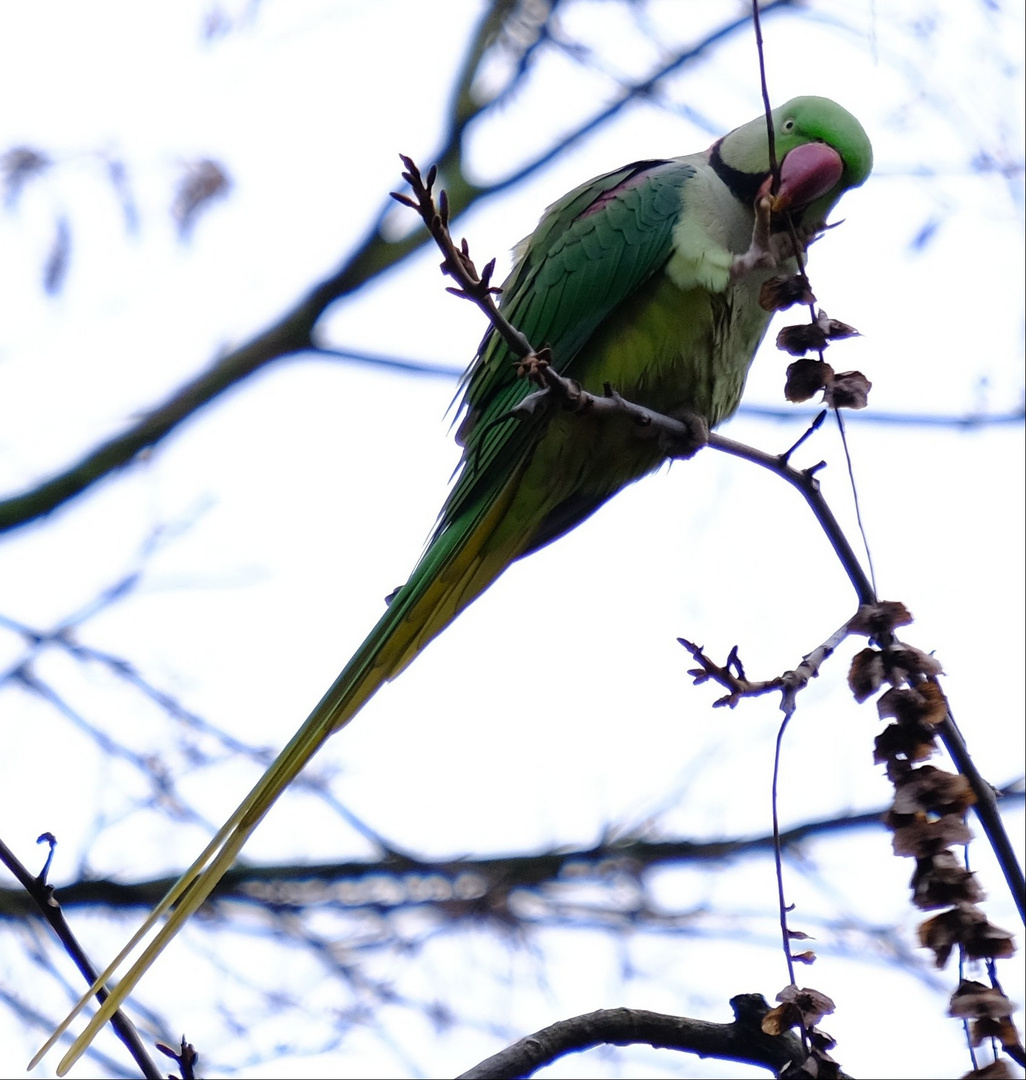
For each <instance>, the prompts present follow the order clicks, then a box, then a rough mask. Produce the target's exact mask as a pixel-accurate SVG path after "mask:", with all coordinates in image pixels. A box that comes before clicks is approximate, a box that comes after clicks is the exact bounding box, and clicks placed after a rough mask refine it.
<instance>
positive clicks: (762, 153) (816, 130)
mask: <svg viewBox="0 0 1026 1080" xmlns="http://www.w3.org/2000/svg"><path fill="white" fill-rule="evenodd" d="M772 117H773V131H774V143H775V150H776V157H777V161H778V162H779V161H781V160H783V158H784V157H785V156H786V155H787V153H788V152H789V151H791V150H793V149H794V148H795V147H796V146H802V145H804V144H805V143H810V142H823V143H826V144H827V145H828V146H831V147H833V149H834V150H836V151H837V153H838V154H840V156H841V160H842V161H843V162H844V175H843V177H842V179H841V181H840V182H839V183H838V185H837V189H836V192H834V193H831V196H830V198H829V199H828V200H826V201H827V202H828V203H831V204H832V203H833V202H834V201H836V199H837V198H838V197H839V196H840V195H841V193H842V192H844V191H846V190H847V189H848V188H853V187H858V186H859V184H861V183H863V181H864V180H865V179H866V177H867V176H869V173H870V170H871V169H872V168H873V147H872V146H871V145H870V142H869V137H868V136H867V135H866V132H865V129H864V128H863V127H862V125H861V124H860V123H859V122H858V120H856V119H855V117H854V116H852V114H851V113H850V112H848V110H847V109H843V108H842V107H841V106H840V105H838V104H837V102H835V101H831V100H830V99H829V98H823V97H797V98H792V99H791V100H790V101H788V102H786V103H785V104H784V105H781V106H780V107H779V108H776V109H774V110H773V113H772ZM720 155H721V157H722V158H723V161H724V163H725V164H726V165H728V166H729V167H730V168H732V169H737V170H738V171H739V172H743V173H748V174H750V175H756V174H765V173H767V172H769V167H770V161H769V143H768V140H767V137H766V118H765V116H760V117H758V118H757V119H755V120H752V121H750V122H749V123H747V124H744V125H743V126H742V127H739V128H735V129H734V130H733V131H732V132H731V133H730V134H729V135H726V136H724V138H723V140H722V142H721V143H720Z"/></svg>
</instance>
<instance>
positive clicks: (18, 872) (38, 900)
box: [0, 834, 163, 1080]
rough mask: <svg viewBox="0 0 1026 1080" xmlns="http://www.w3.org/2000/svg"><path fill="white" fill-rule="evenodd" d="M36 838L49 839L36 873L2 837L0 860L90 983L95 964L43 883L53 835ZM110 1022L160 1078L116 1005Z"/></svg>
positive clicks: (152, 1077)
mask: <svg viewBox="0 0 1026 1080" xmlns="http://www.w3.org/2000/svg"><path fill="white" fill-rule="evenodd" d="M39 839H40V841H44V840H46V841H48V842H49V844H50V854H49V856H48V857H47V860H46V865H45V866H44V867H43V871H42V873H40V874H39V876H38V877H36V876H33V875H32V874H31V873H29V871H28V869H27V868H26V867H25V865H24V864H23V863H22V862H21V860H20V859H19V858H18V857H17V855H15V854H14V852H13V851H12V850H11V849H10V848H9V847H8V846H7V845H6V844H5V843H4V842H3V840H0V861H2V862H3V864H4V865H5V866H6V867H7V869H8V870H10V871H11V873H12V874H13V875H14V876H15V877H16V878H17V879H18V881H19V882H20V883H21V887H22V888H23V889H24V890H25V892H27V893H28V895H29V896H30V897H32V901H33V903H34V904H35V906H36V908H37V909H38V910H39V912H40V914H41V915H42V916H43V918H44V919H46V921H47V922H48V923H49V924H50V928H51V929H52V930H53V932H54V933H55V934H56V935H57V937H58V938H59V939H60V942H61V944H62V945H63V946H64V950H65V952H67V954H68V956H70V957H71V959H72V960H73V961H74V964H75V966H76V967H77V968H78V970H79V971H80V972H81V973H82V977H83V978H84V979H85V980H86V983H87V984H88V985H90V986H92V984H93V983H94V982H95V981H96V978H97V975H98V974H99V973H98V971H97V970H96V968H95V967H93V964H92V962H91V961H90V960H89V957H88V956H87V955H86V953H85V950H84V949H83V948H82V946H81V945H80V944H79V942H78V939H77V938H76V937H75V934H74V932H73V931H72V929H71V927H70V926H69V925H68V921H67V919H65V917H64V912H63V911H62V910H61V906H60V904H59V903H58V902H57V897H56V896H55V894H54V890H53V886H52V885H48V884H47V883H46V871H47V869H48V868H49V866H50V859H51V858H52V856H53V847H54V844H55V843H56V841H55V840H54V839H53V837H51V836H49V834H44V835H43V836H41V837H40V838H39ZM96 998H97V1000H98V1001H99V1002H100V1003H101V1004H102V1003H103V1002H104V1001H106V1000H107V991H106V990H104V989H100V990H97V992H96ZM111 1026H112V1027H113V1028H114V1031H115V1032H116V1033H117V1036H118V1038H119V1039H120V1040H121V1041H122V1042H123V1043H124V1044H125V1047H126V1048H127V1049H128V1052H129V1053H130V1054H131V1055H132V1057H133V1058H134V1060H135V1063H136V1064H137V1065H138V1066H139V1069H140V1070H141V1071H142V1074H143V1076H145V1077H146V1078H147V1080H161V1077H162V1076H163V1073H161V1071H160V1070H159V1069H158V1068H157V1066H156V1064H155V1063H154V1061H153V1059H152V1058H151V1057H150V1055H149V1053H148V1051H147V1050H146V1047H145V1045H144V1044H143V1041H142V1039H141V1038H140V1036H139V1032H138V1031H136V1030H135V1026H134V1025H133V1024H132V1022H131V1021H130V1020H129V1019H128V1017H127V1016H125V1014H124V1013H123V1012H122V1011H121V1010H120V1009H119V1010H118V1011H117V1012H116V1013H114V1015H113V1016H112V1017H111Z"/></svg>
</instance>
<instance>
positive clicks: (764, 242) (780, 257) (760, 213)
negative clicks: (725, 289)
mask: <svg viewBox="0 0 1026 1080" xmlns="http://www.w3.org/2000/svg"><path fill="white" fill-rule="evenodd" d="M771 218H772V202H771V199H770V197H769V196H768V195H766V196H763V197H762V198H761V199H760V200H759V201H758V202H757V203H756V205H755V228H754V229H753V230H752V242H751V244H749V246H748V250H747V251H746V252H745V253H744V254H743V255H738V256H737V257H736V258H735V259H734V262H733V264H732V265H731V268H730V276H731V279H732V280H734V281H736V280H737V279H738V278H742V277H744V276H745V274H750V273H751V272H752V271H753V270H759V269H763V270H775V269H776V268H777V267H778V266H779V265H780V264H781V263H782V262H786V261H787V260H788V259H791V258H794V256H795V255H796V254H798V253H799V252H804V251H806V250H807V249H808V246H809V244H811V243H812V241H813V240H815V239H816V237H817V236H819V235H820V233H822V232H823V230H824V229H825V228H826V227H827V226H826V225H824V224H823V222H816V223H815V224H812V225H798V226H796V227H795V229H794V236H793V237H792V235H791V231H790V230H787V231H786V232H778V233H774V232H771V231H770V222H771ZM795 239H797V241H798V248H797V251H796V249H795Z"/></svg>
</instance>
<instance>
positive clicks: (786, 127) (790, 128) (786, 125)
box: [781, 120, 794, 131]
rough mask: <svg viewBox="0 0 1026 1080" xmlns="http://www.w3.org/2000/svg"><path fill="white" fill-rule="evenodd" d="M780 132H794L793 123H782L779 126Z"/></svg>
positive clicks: (790, 121) (791, 121)
mask: <svg viewBox="0 0 1026 1080" xmlns="http://www.w3.org/2000/svg"><path fill="white" fill-rule="evenodd" d="M781 130H783V131H794V121H793V120H785V121H784V123H783V124H782V125H781Z"/></svg>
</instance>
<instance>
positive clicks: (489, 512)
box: [28, 481, 530, 1076]
mask: <svg viewBox="0 0 1026 1080" xmlns="http://www.w3.org/2000/svg"><path fill="white" fill-rule="evenodd" d="M515 491H516V483H515V481H510V482H508V483H507V484H506V485H505V487H504V488H503V490H502V491H501V492H500V493H499V495H498V496H497V497H495V498H492V499H488V498H485V499H483V500H481V502H480V503H479V504H478V505H477V506H476V507H474V508H473V509H471V510H470V511H469V512H467V513H465V514H464V515H463V516H462V517H461V519H460V520H457V521H454V522H451V523H450V524H449V525H448V526H447V527H446V528H445V529H444V530H443V531H441V532H440V533H439V534H438V535H437V536H436V537H435V539H434V540H433V541H432V543H431V545H430V546H429V547H428V549H427V551H426V552H425V553H424V556H423V557H422V558H421V560H420V562H419V563H418V564H417V567H416V569H415V570H414V572H413V574H412V576H411V577H410V580H409V581H408V582H407V583H406V584H405V585H404V586H403V587H402V588H401V589H400V590H399V591H398V593H396V595H395V597H394V598H393V600H392V602H391V603H390V605H389V607H388V610H387V611H386V612H385V614H384V615H383V616H382V617H381V619H380V620H379V621H378V623H377V625H376V626H375V627H374V629H373V630H372V631H371V632H370V634H369V635H368V637H367V639H366V640H365V641H364V643H363V644H362V645H361V646H360V648H359V649H358V650H357V652H356V654H355V655H354V656H353V658H352V659H351V660H350V661H349V663H348V664H347V665H346V667H345V669H344V670H343V671H342V673H341V674H340V675H339V676H338V678H337V679H336V680H335V682H334V683H333V684H332V686H331V687H330V688H329V690H328V691H327V693H326V694H325V695H324V697H323V698H321V700H320V702H319V703H318V704H317V706H316V707H315V708H314V710H313V712H312V713H311V714H310V716H309V718H308V719H307V720H306V722H305V723H304V724H303V726H302V727H301V728H300V729H299V730H298V731H297V732H296V734H295V736H294V737H293V738H292V741H291V742H290V743H289V744H288V745H287V746H286V747H285V749H284V750H282V752H281V753H280V754H279V755H278V757H277V758H276V759H275V761H274V763H273V764H272V765H271V766H270V767H269V768H268V770H267V771H266V772H265V773H264V775H263V776H262V777H261V778H260V781H259V782H258V783H257V785H256V786H255V787H254V788H253V790H252V791H251V792H250V793H249V795H247V796H246V798H245V799H244V800H243V802H242V803H241V805H240V806H239V808H238V809H237V810H236V811H235V813H234V814H232V816H231V817H230V818H229V819H228V820H227V821H226V822H225V824H224V825H223V826H222V828H221V829H220V830H219V831H218V833H217V835H216V836H215V837H214V838H213V839H212V840H211V841H210V843H209V844H208V845H207V846H206V847H205V848H204V849H203V852H202V853H201V854H200V856H199V858H197V859H196V861H195V862H194V863H193V864H192V865H191V866H190V867H189V868H188V870H186V871H185V873H184V874H182V876H181V877H180V878H179V879H178V881H176V882H175V884H174V885H173V886H172V887H171V889H170V890H169V891H168V893H167V895H166V896H165V897H164V898H163V899H162V900H161V901H160V903H159V904H158V905H157V906H156V907H155V908H154V909H153V911H152V912H151V913H150V914H149V916H148V917H147V918H146V921H145V922H144V923H143V924H142V926H140V927H139V929H138V930H137V931H136V933H135V934H134V935H133V936H132V938H131V940H130V941H129V942H128V943H127V944H126V945H125V947H124V948H123V949H122V950H121V952H119V953H118V955H117V956H116V957H115V958H114V960H113V961H112V962H111V964H110V965H109V966H108V967H107V968H106V970H105V971H104V972H103V973H102V974H101V975H100V977H99V978H98V979H97V980H96V982H95V983H94V984H93V985H92V986H91V987H90V988H89V991H88V992H87V993H86V994H85V995H84V996H83V997H82V999H81V1000H80V1001H79V1002H78V1004H77V1005H76V1006H75V1008H74V1009H73V1010H72V1012H71V1013H70V1014H69V1015H68V1016H67V1017H66V1018H65V1020H64V1021H63V1022H62V1023H61V1025H60V1027H58V1028H57V1030H56V1031H55V1032H54V1033H53V1034H52V1035H51V1036H50V1038H49V1039H48V1040H47V1042H46V1044H45V1045H44V1046H43V1047H42V1049H41V1050H40V1051H39V1052H38V1053H37V1054H36V1056H35V1057H34V1058H33V1059H32V1061H31V1062H30V1063H29V1066H28V1067H29V1069H33V1068H35V1066H36V1065H37V1064H38V1063H39V1061H40V1060H41V1059H42V1057H43V1056H44V1055H45V1054H46V1053H47V1052H48V1051H49V1050H50V1048H51V1047H52V1046H53V1045H54V1044H55V1043H56V1042H57V1040H58V1039H59V1038H60V1037H61V1035H63V1033H64V1032H65V1031H66V1030H67V1029H68V1027H69V1026H70V1024H71V1023H72V1021H73V1020H74V1019H75V1017H76V1016H77V1015H78V1014H79V1013H80V1012H81V1011H82V1009H83V1008H84V1007H85V1006H86V1005H87V1004H88V1003H89V1001H90V1000H91V999H92V997H93V996H94V995H95V994H96V992H97V990H99V989H100V988H102V987H104V986H105V985H106V984H107V982H108V981H109V980H110V978H111V976H112V975H113V974H114V972H115V971H116V970H117V969H118V968H119V967H120V966H121V965H122V963H124V961H125V960H126V959H127V958H128V957H129V956H130V955H131V954H132V953H133V952H134V951H135V949H136V948H137V947H138V946H139V945H140V943H141V942H142V941H143V940H144V939H145V938H146V937H147V935H149V933H150V932H151V931H152V930H153V928H154V927H155V926H156V925H157V924H158V922H159V921H160V920H161V919H162V918H163V916H164V915H165V914H166V913H167V912H169V911H171V909H172V908H174V910H173V911H171V914H170V915H169V916H168V918H167V921H166V922H165V923H164V925H163V926H162V927H161V928H160V930H159V931H158V932H157V934H156V935H155V936H154V937H153V939H152V941H150V942H149V944H148V945H147V946H146V948H145V949H144V951H143V952H142V954H141V956H140V957H139V958H138V959H137V960H136V961H135V963H134V964H133V965H132V967H131V968H130V969H129V970H128V972H127V974H126V975H125V976H124V977H123V978H122V979H121V980H120V982H118V983H117V985H116V986H114V987H109V988H108V989H109V991H110V993H109V996H108V998H107V1000H106V1001H105V1002H104V1003H103V1004H102V1005H101V1006H100V1008H99V1010H98V1011H97V1012H96V1014H95V1015H94V1016H93V1017H92V1018H91V1019H90V1021H89V1023H88V1024H87V1025H86V1028H85V1030H84V1031H83V1032H82V1034H81V1035H80V1036H79V1037H78V1038H77V1039H76V1040H75V1042H74V1044H73V1045H72V1047H71V1049H70V1050H69V1051H68V1052H67V1054H65V1056H64V1057H63V1058H62V1060H61V1062H60V1064H59V1065H58V1067H57V1073H58V1075H59V1076H63V1075H64V1074H65V1073H66V1072H67V1071H68V1070H69V1069H70V1068H71V1066H72V1065H74V1063H75V1062H76V1061H77V1060H78V1058H79V1057H80V1056H81V1055H82V1054H83V1053H84V1051H85V1050H86V1049H87V1047H88V1046H89V1044H90V1043H91V1042H92V1040H93V1038H94V1037H95V1036H96V1034H97V1032H98V1031H99V1030H100V1028H101V1027H102V1026H103V1025H104V1024H105V1023H107V1021H108V1020H109V1019H110V1017H111V1015H112V1014H113V1013H114V1012H115V1010H117V1009H118V1008H119V1007H120V1006H121V1003H122V1002H123V1001H124V1000H125V998H127V996H128V995H129V994H130V993H131V991H132V990H133V989H134V988H135V986H136V984H137V983H138V982H139V980H140V979H141V978H142V976H143V975H144V974H145V973H146V971H147V970H148V969H149V967H150V966H151V965H152V963H153V962H154V961H155V960H156V959H157V957H158V956H159V955H160V954H161V953H162V952H163V950H164V949H165V947H166V946H167V945H168V944H169V943H170V941H171V940H172V939H173V938H174V936H175V935H176V934H177V933H178V931H179V930H180V929H181V928H182V926H184V924H185V923H186V921H187V920H188V919H189V918H190V917H191V916H192V915H193V914H194V913H195V912H196V911H197V910H198V909H199V908H200V907H201V906H202V905H203V904H204V902H205V901H206V900H207V898H208V897H209V896H210V894H211V892H213V890H214V889H215V888H216V886H217V883H218V882H219V881H220V880H221V878H222V877H223V876H224V875H225V873H226V872H227V871H228V869H229V868H230V867H231V865H232V863H234V862H235V859H236V857H237V856H238V854H239V852H240V851H241V850H242V847H243V846H244V845H245V843H246V841H247V840H248V839H249V837H250V835H251V834H252V832H253V830H254V829H255V828H256V827H257V825H258V824H259V823H260V821H261V820H262V819H263V817H264V815H265V814H266V813H267V812H268V810H270V808H271V807H272V806H273V805H274V803H275V802H276V801H277V799H278V797H279V796H280V795H281V794H282V792H283V791H284V790H285V789H286V788H287V787H288V786H289V784H291V782H292V781H293V780H294V779H295V778H296V776H297V775H298V774H299V773H300V772H301V771H302V769H303V768H304V766H305V765H306V764H307V763H308V762H309V761H310V759H311V758H312V757H313V755H314V754H315V753H316V752H317V751H318V750H319V749H320V747H321V746H322V745H323V744H324V743H325V742H326V741H327V739H328V738H329V737H330V736H331V735H332V734H334V732H336V731H338V730H340V729H341V728H342V727H344V726H345V725H346V724H347V723H349V721H350V720H352V719H353V717H354V716H355V715H356V714H357V713H358V712H359V711H360V709H361V708H363V706H364V705H365V704H366V703H367V701H368V700H369V699H370V698H371V697H372V696H373V695H374V693H375V692H376V691H377V690H378V689H379V688H380V687H381V686H382V684H383V683H385V682H387V681H388V680H389V679H392V678H394V677H395V676H396V675H398V674H399V672H400V671H402V669H403V668H404V667H405V666H406V665H407V664H408V663H409V662H410V661H411V660H412V659H413V657H414V656H416V654H417V653H418V652H419V651H420V650H421V649H422V648H423V647H424V646H425V645H426V644H427V643H428V642H429V641H431V639H432V638H434V637H435V636H436V635H437V634H439V633H441V631H442V630H444V629H445V627H446V626H448V624H449V623H450V622H452V620H453V619H454V618H455V617H456V616H457V615H458V614H459V613H460V612H461V611H462V610H463V609H464V608H465V607H466V606H467V605H468V604H470V603H471V601H472V600H474V599H475V598H476V597H477V596H479V595H480V594H481V593H482V592H483V591H484V590H485V589H486V588H487V587H488V586H489V585H490V584H491V583H492V582H493V581H494V580H495V579H496V578H497V577H498V576H499V574H501V573H502V571H503V570H504V569H505V568H506V567H507V566H508V565H509V563H510V562H512V561H513V559H515V558H516V557H517V555H519V554H520V553H521V552H522V551H523V550H524V549H525V547H526V546H527V544H528V542H529V540H530V530H529V529H528V528H524V529H513V530H510V529H509V528H507V527H503V528H499V526H500V523H502V524H503V525H504V526H508V525H509V523H510V521H511V518H518V517H519V518H520V519H521V520H522V521H523V520H524V519H523V517H522V516H521V515H509V516H507V511H508V509H509V506H510V503H511V502H512V499H513V495H514V493H515ZM528 517H530V516H529V515H528ZM497 533H498V534H501V535H497Z"/></svg>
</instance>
